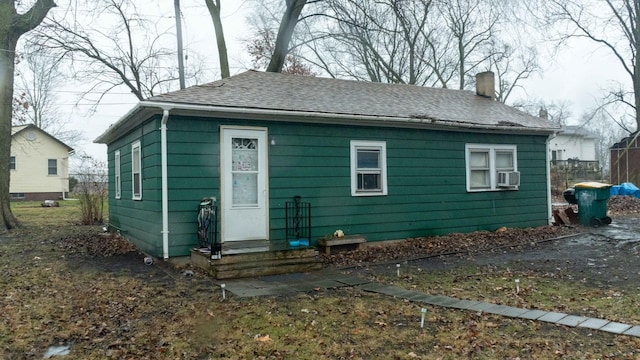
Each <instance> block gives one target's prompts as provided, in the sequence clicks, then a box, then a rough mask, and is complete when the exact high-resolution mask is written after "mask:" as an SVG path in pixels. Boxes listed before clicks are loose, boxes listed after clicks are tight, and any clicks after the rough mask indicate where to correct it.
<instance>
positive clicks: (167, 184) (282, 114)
mask: <svg viewBox="0 0 640 360" xmlns="http://www.w3.org/2000/svg"><path fill="white" fill-rule="evenodd" d="M493 94H494V78H493V74H492V73H490V72H487V73H482V74H478V76H477V89H476V92H473V91H460V90H450V89H439V88H425V87H419V86H413V85H403V84H380V83H367V82H357V81H349V80H337V79H328V78H319V77H303V76H296V75H287V74H278V73H264V72H257V71H247V72H244V73H241V74H239V75H236V76H232V77H230V78H227V79H223V80H219V81H215V82H212V83H208V84H204V85H198V86H193V87H190V88H187V89H184V90H180V91H175V92H170V93H166V94H162V95H159V96H155V97H152V98H150V99H148V100H145V101H141V102H140V103H138V104H137V105H136V106H135V107H134V108H133V109H132V110H131V111H129V112H128V113H127V114H126V115H125V116H124V117H123V118H122V119H120V120H119V121H118V122H116V123H115V124H113V125H111V126H110V127H109V129H107V131H106V132H105V133H104V134H102V135H101V136H100V137H98V138H97V139H96V142H98V143H104V144H107V145H108V162H109V220H110V224H111V226H112V227H113V228H115V229H117V230H119V231H121V233H122V234H123V235H124V236H125V237H126V238H128V239H129V240H130V241H132V242H133V243H135V244H136V245H137V246H138V247H139V248H140V249H141V250H142V251H144V252H146V253H148V254H151V255H153V256H157V257H162V258H165V259H166V258H169V257H175V256H185V255H188V254H189V252H190V250H191V249H193V248H194V247H195V246H197V244H198V239H197V234H196V232H197V227H198V220H197V211H198V206H199V204H200V201H201V200H202V199H203V198H215V202H216V204H217V205H218V206H219V214H220V216H219V219H218V223H219V239H220V240H221V242H222V243H232V242H243V241H251V240H267V241H268V242H270V243H277V242H285V238H286V234H285V229H286V224H285V203H287V202H290V201H292V199H293V197H294V196H299V197H300V199H302V201H303V202H306V203H309V204H310V205H311V224H312V226H311V238H312V243H311V245H314V244H315V241H316V240H317V239H318V238H321V237H323V236H325V235H327V234H333V233H334V231H336V230H337V229H341V230H343V232H344V233H345V234H347V235H349V234H360V235H363V236H365V237H366V238H367V241H369V242H375V241H383V240H396V239H405V238H412V237H418V236H431V235H441V234H446V233H451V232H472V231H477V230H495V229H497V228H500V227H503V226H506V227H533V226H541V225H547V224H549V221H550V219H551V201H550V186H549V166H548V164H549V161H548V160H549V159H548V153H549V152H548V139H549V136H550V135H551V134H553V133H554V132H556V131H558V130H559V129H558V128H557V127H555V125H554V124H552V123H551V122H549V121H548V120H546V119H543V118H539V117H533V116H530V115H527V114H525V113H523V112H520V111H518V110H516V109H513V108H511V107H509V106H506V105H504V104H502V103H500V102H497V101H495V99H494V98H493Z"/></svg>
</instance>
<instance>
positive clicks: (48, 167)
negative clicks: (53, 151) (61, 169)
mask: <svg viewBox="0 0 640 360" xmlns="http://www.w3.org/2000/svg"><path fill="white" fill-rule="evenodd" d="M51 161H55V162H56V165H55V167H52V166H51V165H50V162H51ZM51 169H54V170H55V173H54V174H52V173H51ZM47 176H58V159H47Z"/></svg>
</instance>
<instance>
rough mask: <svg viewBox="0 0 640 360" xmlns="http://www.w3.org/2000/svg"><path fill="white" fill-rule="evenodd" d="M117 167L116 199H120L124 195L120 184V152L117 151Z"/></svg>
mask: <svg viewBox="0 0 640 360" xmlns="http://www.w3.org/2000/svg"><path fill="white" fill-rule="evenodd" d="M115 167H116V171H115V173H116V179H115V181H116V199H120V196H121V195H122V193H121V192H122V184H121V182H120V150H116V161H115Z"/></svg>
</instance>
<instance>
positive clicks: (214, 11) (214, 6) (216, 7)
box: [205, 0, 230, 79]
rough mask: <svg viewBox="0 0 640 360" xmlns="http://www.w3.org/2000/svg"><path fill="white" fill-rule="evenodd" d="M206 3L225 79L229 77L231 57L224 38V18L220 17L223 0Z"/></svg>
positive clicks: (211, 0) (206, 1) (210, 0)
mask: <svg viewBox="0 0 640 360" xmlns="http://www.w3.org/2000/svg"><path fill="white" fill-rule="evenodd" d="M205 3H206V4H207V9H209V15H211V21H213V28H214V30H215V32H216V45H217V47H218V58H219V59H220V74H221V76H222V78H223V79H224V78H227V77H229V75H230V72H229V58H228V54H227V43H226V41H225V39H224V31H223V28H222V20H221V18H220V9H221V5H222V0H205Z"/></svg>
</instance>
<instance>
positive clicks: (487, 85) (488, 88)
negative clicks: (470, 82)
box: [476, 71, 496, 100]
mask: <svg viewBox="0 0 640 360" xmlns="http://www.w3.org/2000/svg"><path fill="white" fill-rule="evenodd" d="M476 95H480V96H484V97H488V98H491V99H494V100H495V98H496V80H495V76H494V75H493V71H485V72H481V73H478V74H476Z"/></svg>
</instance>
